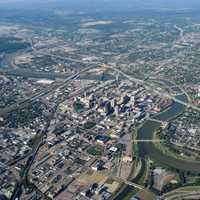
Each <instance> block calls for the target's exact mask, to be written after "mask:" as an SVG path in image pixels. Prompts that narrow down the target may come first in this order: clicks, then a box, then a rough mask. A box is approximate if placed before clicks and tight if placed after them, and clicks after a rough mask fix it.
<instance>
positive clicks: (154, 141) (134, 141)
mask: <svg viewBox="0 0 200 200" xmlns="http://www.w3.org/2000/svg"><path fill="white" fill-rule="evenodd" d="M132 141H133V143H151V142H152V143H160V142H163V141H165V140H156V139H155V140H137V139H136V140H132Z"/></svg>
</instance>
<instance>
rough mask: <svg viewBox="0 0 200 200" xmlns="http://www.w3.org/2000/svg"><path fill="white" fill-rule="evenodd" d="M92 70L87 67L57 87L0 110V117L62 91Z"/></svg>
mask: <svg viewBox="0 0 200 200" xmlns="http://www.w3.org/2000/svg"><path fill="white" fill-rule="evenodd" d="M92 68H94V67H93V66H90V67H87V68H85V69H83V70H81V71H80V72H77V73H76V74H73V75H71V76H69V77H68V78H67V79H65V80H64V81H63V82H62V83H60V84H57V85H54V86H53V87H52V86H51V87H49V88H47V89H45V90H42V91H40V92H38V93H36V94H33V95H32V96H31V97H30V98H28V99H25V100H23V101H21V102H18V103H15V104H12V105H10V106H8V107H6V108H4V109H1V110H0V116H4V115H5V114H8V113H9V112H12V111H15V110H16V109H19V108H23V107H24V106H26V105H27V104H29V103H31V102H34V101H35V100H37V99H39V98H41V97H43V96H46V95H49V94H50V93H52V92H54V91H55V90H58V89H62V88H63V87H65V86H66V84H68V82H69V81H70V80H75V79H77V77H78V76H79V75H80V74H82V73H84V72H87V71H89V70H90V69H92Z"/></svg>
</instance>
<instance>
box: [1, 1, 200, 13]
mask: <svg viewBox="0 0 200 200" xmlns="http://www.w3.org/2000/svg"><path fill="white" fill-rule="evenodd" d="M30 4H31V6H33V7H32V8H37V7H38V6H40V7H41V6H44V7H45V8H57V7H59V8H63V9H69V10H83V11H84V10H87V11H88V10H90V9H91V10H93V9H94V10H101V9H103V10H111V11H112V10H117V11H120V10H127V9H128V10H134V9H180V10H181V9H197V8H198V9H200V0H0V5H4V6H5V5H6V6H7V7H9V6H10V7H16V8H20V7H26V8H27V9H28V8H29V6H30Z"/></svg>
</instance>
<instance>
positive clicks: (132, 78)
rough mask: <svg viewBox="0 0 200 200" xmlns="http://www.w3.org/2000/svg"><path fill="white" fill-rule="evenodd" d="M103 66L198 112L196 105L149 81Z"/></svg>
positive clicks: (199, 110)
mask: <svg viewBox="0 0 200 200" xmlns="http://www.w3.org/2000/svg"><path fill="white" fill-rule="evenodd" d="M104 67H106V68H108V69H111V70H113V71H116V72H117V73H119V74H121V75H123V76H124V77H126V78H127V79H128V80H130V81H132V82H134V83H136V84H140V85H142V86H144V87H145V88H146V89H148V90H149V89H150V90H152V91H153V92H155V93H156V94H158V95H159V96H161V97H165V98H168V99H172V100H173V101H174V102H177V103H180V104H182V105H184V106H186V107H188V108H192V109H193V110H196V111H198V112H200V108H199V107H197V106H196V105H194V104H191V103H186V102H184V101H182V100H180V99H178V98H176V97H175V96H172V95H170V94H169V93H164V92H160V91H158V90H157V89H156V88H154V87H153V86H152V85H151V84H150V83H149V82H147V81H145V80H141V79H137V78H134V77H132V76H129V75H128V74H126V73H124V72H123V71H121V70H119V69H117V68H114V67H112V66H107V65H104Z"/></svg>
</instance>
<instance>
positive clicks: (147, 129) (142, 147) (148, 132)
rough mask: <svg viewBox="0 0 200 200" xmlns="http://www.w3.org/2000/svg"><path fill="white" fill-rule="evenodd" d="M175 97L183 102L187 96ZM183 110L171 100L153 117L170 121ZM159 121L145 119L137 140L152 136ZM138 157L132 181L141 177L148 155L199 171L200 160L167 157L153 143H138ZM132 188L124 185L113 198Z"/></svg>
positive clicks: (184, 168)
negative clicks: (137, 171) (139, 162)
mask: <svg viewBox="0 0 200 200" xmlns="http://www.w3.org/2000/svg"><path fill="white" fill-rule="evenodd" d="M176 98H177V99H180V100H182V101H184V102H187V101H188V100H187V96H186V95H185V94H183V95H178V96H176ZM184 110H185V106H184V105H182V104H180V103H177V102H173V104H172V105H171V106H170V107H169V108H168V109H167V110H165V111H163V112H161V113H160V114H158V115H157V116H155V117H154V118H155V119H158V120H161V121H170V120H172V119H174V118H175V117H176V116H178V115H180V114H181V113H182V112H183V111H184ZM160 125H161V124H160V123H158V122H155V121H151V120H147V121H145V122H144V124H143V126H142V127H141V128H140V129H139V130H138V137H137V139H138V140H151V139H152V138H153V136H154V133H155V132H156V131H157V130H158V129H159V127H160ZM138 148H139V157H140V158H141V160H142V168H141V171H140V173H139V175H138V176H137V177H136V178H135V179H133V180H132V182H135V183H137V181H138V180H139V179H140V178H141V177H142V175H143V173H144V170H145V165H146V163H145V159H144V158H145V157H146V156H149V157H151V158H152V159H153V160H155V161H157V162H158V163H160V164H162V165H165V166H168V167H172V168H174V169H179V170H184V171H192V172H200V162H195V161H187V160H177V159H176V158H173V157H169V156H167V155H165V154H163V153H162V152H160V151H159V150H158V149H157V148H156V147H155V146H154V144H153V143H146V142H144V143H139V144H138ZM132 190H133V187H131V186H126V187H125V189H124V190H123V191H122V192H121V193H119V195H118V196H117V197H116V198H115V200H122V199H123V198H124V197H125V196H126V195H127V194H128V193H129V192H131V191H132Z"/></svg>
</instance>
